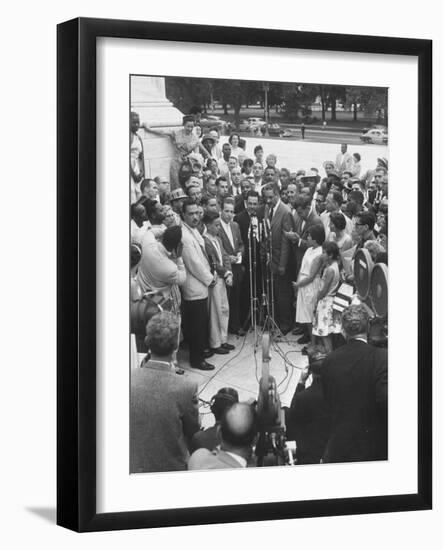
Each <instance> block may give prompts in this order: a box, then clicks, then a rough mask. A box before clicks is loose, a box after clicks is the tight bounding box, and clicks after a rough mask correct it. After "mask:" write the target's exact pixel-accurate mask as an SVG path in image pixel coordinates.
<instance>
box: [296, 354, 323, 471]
mask: <svg viewBox="0 0 443 550" xmlns="http://www.w3.org/2000/svg"><path fill="white" fill-rule="evenodd" d="M324 358H325V354H321V353H316V354H314V355H313V356H312V357H311V358H310V362H309V367H308V368H306V369H305V370H304V371H303V372H302V374H301V376H300V379H299V382H298V384H297V387H296V388H295V393H294V395H293V397H292V401H291V405H290V407H289V409H288V412H287V415H286V439H287V440H292V439H294V440H295V442H296V443H297V451H296V458H297V464H319V462H320V460H321V458H322V456H323V453H324V450H325V447H326V443H327V441H328V437H329V431H330V425H331V421H330V414H329V410H328V407H327V405H326V401H325V398H324V395H323V386H322V383H321V366H322V363H323V360H324ZM310 375H312V383H311V385H310V386H309V387H307V388H306V381H307V380H308V378H309V376H310Z"/></svg>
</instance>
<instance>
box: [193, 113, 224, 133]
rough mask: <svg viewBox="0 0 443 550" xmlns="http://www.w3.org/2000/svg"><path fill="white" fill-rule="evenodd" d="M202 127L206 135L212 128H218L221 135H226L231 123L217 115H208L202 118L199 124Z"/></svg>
mask: <svg viewBox="0 0 443 550" xmlns="http://www.w3.org/2000/svg"><path fill="white" fill-rule="evenodd" d="M199 124H200V126H201V127H202V130H203V133H206V132H207V131H209V130H210V129H211V128H217V129H218V130H219V132H220V133H221V134H226V133H227V132H228V131H229V129H230V126H231V125H230V123H229V122H226V120H223V119H221V118H220V117H219V116H217V115H206V116H205V117H202V118H201V119H200V122H199Z"/></svg>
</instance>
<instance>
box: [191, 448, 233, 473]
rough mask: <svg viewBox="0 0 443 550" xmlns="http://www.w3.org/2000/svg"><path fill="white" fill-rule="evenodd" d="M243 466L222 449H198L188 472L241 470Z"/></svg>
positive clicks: (193, 455)
mask: <svg viewBox="0 0 443 550" xmlns="http://www.w3.org/2000/svg"><path fill="white" fill-rule="evenodd" d="M241 467H242V466H241V464H240V463H239V462H238V461H237V460H235V458H233V457H232V456H231V455H229V454H228V453H226V452H225V451H222V450H221V449H214V450H213V451H209V450H208V449H204V448H201V449H197V450H196V451H195V452H194V453H192V455H191V458H190V459H189V463H188V470H220V469H222V468H241Z"/></svg>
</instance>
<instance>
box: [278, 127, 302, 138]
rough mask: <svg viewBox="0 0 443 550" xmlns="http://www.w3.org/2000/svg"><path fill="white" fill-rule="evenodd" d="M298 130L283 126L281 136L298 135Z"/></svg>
mask: <svg viewBox="0 0 443 550" xmlns="http://www.w3.org/2000/svg"><path fill="white" fill-rule="evenodd" d="M299 135H300V130H299V129H298V128H285V129H284V130H283V133H282V135H281V137H298V136H299Z"/></svg>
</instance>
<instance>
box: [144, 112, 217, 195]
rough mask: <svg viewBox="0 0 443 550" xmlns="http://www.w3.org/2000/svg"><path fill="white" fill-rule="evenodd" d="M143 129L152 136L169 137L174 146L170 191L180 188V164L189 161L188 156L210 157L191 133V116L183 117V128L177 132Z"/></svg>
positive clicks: (192, 119)
mask: <svg viewBox="0 0 443 550" xmlns="http://www.w3.org/2000/svg"><path fill="white" fill-rule="evenodd" d="M143 127H144V128H145V130H146V131H147V132H151V133H152V134H156V135H159V136H168V137H170V138H171V140H172V143H173V144H174V146H175V155H174V158H173V159H172V161H171V169H170V180H171V189H176V188H177V187H179V186H180V181H179V177H178V175H179V171H180V168H181V166H182V164H183V163H185V162H186V161H188V160H189V155H192V154H193V153H194V154H198V153H201V154H202V155H203V156H204V157H205V158H208V157H209V156H210V154H209V152H208V151H207V150H206V149H205V148H204V146H203V145H202V144H201V143H200V139H199V138H198V137H197V136H196V135H195V133H194V131H193V130H194V117H193V116H191V115H186V116H184V117H183V128H180V129H179V130H171V131H166V130H158V129H154V128H151V127H150V126H147V125H146V124H145V125H144V126H143Z"/></svg>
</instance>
